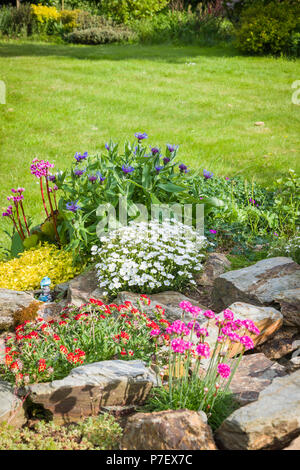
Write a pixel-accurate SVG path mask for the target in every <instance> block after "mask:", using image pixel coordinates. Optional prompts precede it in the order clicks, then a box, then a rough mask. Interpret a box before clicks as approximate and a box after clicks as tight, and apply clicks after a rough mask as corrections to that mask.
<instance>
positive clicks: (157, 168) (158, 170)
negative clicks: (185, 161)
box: [155, 166, 164, 173]
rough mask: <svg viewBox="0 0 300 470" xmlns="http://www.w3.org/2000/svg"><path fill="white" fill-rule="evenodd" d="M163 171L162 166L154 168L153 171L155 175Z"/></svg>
mask: <svg viewBox="0 0 300 470" xmlns="http://www.w3.org/2000/svg"><path fill="white" fill-rule="evenodd" d="M163 169H164V167H163V166H156V167H155V170H156V172H157V173H159V172H160V171H161V170H163Z"/></svg>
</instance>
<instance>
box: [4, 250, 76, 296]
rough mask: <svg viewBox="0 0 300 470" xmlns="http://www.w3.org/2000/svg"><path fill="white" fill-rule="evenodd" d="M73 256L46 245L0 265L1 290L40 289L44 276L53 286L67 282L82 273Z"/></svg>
mask: <svg viewBox="0 0 300 470" xmlns="http://www.w3.org/2000/svg"><path fill="white" fill-rule="evenodd" d="M72 261H73V260H72V255H71V253H68V252H66V251H64V250H58V249H57V248H56V246H55V245H49V244H45V245H43V246H39V247H37V248H31V249H29V250H27V251H24V252H23V253H21V254H20V255H19V256H18V257H17V258H14V259H12V260H10V261H5V262H1V263H0V288H4V289H13V290H33V289H38V288H39V287H40V282H41V280H42V278H43V277H44V276H49V277H50V278H51V281H52V285H53V286H55V285H56V284H60V283H61V282H66V281H68V280H69V279H71V278H73V277H74V276H76V275H77V274H78V273H79V272H80V268H79V267H74V266H73V265H72Z"/></svg>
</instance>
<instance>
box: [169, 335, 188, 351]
mask: <svg viewBox="0 0 300 470" xmlns="http://www.w3.org/2000/svg"><path fill="white" fill-rule="evenodd" d="M192 347H193V343H191V342H190V341H184V340H183V339H182V338H175V339H173V340H172V342H171V348H172V349H173V351H174V352H175V353H179V354H184V353H185V351H189V350H190V349H191V348H192Z"/></svg>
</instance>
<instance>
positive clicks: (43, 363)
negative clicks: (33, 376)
mask: <svg viewBox="0 0 300 470" xmlns="http://www.w3.org/2000/svg"><path fill="white" fill-rule="evenodd" d="M45 369H47V365H46V361H45V359H40V360H39V372H43V371H44V370H45Z"/></svg>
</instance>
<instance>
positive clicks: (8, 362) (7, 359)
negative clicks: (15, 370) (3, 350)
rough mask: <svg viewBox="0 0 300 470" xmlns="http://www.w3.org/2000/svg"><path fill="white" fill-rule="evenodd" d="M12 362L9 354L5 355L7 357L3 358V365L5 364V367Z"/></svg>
mask: <svg viewBox="0 0 300 470" xmlns="http://www.w3.org/2000/svg"><path fill="white" fill-rule="evenodd" d="M12 361H13V357H12V356H10V355H9V354H7V355H6V356H5V364H6V365H7V366H9V364H11V363H12Z"/></svg>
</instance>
